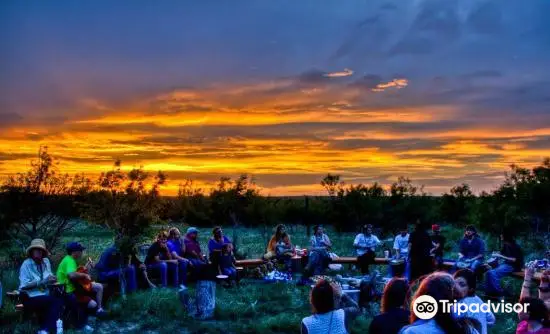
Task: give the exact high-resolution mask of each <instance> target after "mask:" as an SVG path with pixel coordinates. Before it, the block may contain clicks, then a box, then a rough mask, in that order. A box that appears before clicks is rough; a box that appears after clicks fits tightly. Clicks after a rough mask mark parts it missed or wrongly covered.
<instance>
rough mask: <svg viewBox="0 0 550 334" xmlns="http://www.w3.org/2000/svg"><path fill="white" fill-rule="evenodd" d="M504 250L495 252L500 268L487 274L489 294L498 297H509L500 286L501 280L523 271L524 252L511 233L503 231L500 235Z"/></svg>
mask: <svg viewBox="0 0 550 334" xmlns="http://www.w3.org/2000/svg"><path fill="white" fill-rule="evenodd" d="M500 240H501V242H502V249H501V251H500V252H494V253H493V256H494V257H495V258H497V259H498V260H499V264H498V267H496V268H495V269H491V270H489V271H488V272H487V274H486V276H485V277H486V279H487V294H489V295H492V296H497V297H502V296H505V295H509V293H508V292H507V291H504V290H503V289H502V287H501V286H500V279H501V278H503V277H504V276H506V275H509V274H511V273H513V272H514V271H521V269H522V268H523V252H522V251H521V248H520V247H519V245H518V244H517V243H516V240H515V239H514V236H513V234H512V233H511V232H510V231H507V230H506V231H503V232H502V233H501V235H500Z"/></svg>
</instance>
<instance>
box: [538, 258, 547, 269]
mask: <svg viewBox="0 0 550 334" xmlns="http://www.w3.org/2000/svg"><path fill="white" fill-rule="evenodd" d="M535 267H536V268H537V269H546V268H548V260H537V262H536V263H535Z"/></svg>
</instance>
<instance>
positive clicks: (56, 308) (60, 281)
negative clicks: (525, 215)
mask: <svg viewBox="0 0 550 334" xmlns="http://www.w3.org/2000/svg"><path fill="white" fill-rule="evenodd" d="M431 229H432V234H431V235H430V234H428V232H427V231H426V230H427V227H426V226H425V225H424V224H420V223H418V224H417V225H416V229H415V231H414V232H412V233H410V234H409V232H408V229H407V228H406V227H404V228H402V229H401V230H400V232H399V234H398V235H397V236H396V237H395V239H394V241H393V253H394V254H393V256H392V257H393V259H396V260H401V262H402V263H405V267H406V270H405V274H404V275H403V276H404V277H405V278H404V280H403V281H401V280H398V279H397V278H394V279H393V280H392V282H393V283H391V284H389V285H388V286H387V287H386V290H388V291H387V292H385V293H384V296H385V297H384V298H385V299H388V301H387V302H383V303H382V309H383V311H384V312H383V313H387V312H390V309H392V310H393V308H392V307H389V306H388V305H390V304H391V305H393V304H395V301H393V302H390V301H391V300H393V299H395V298H397V297H395V296H396V293H395V291H394V290H395V289H397V290H399V289H401V288H398V287H399V286H400V285H402V284H403V282H406V283H408V282H414V281H415V280H418V279H419V278H423V277H426V276H427V275H430V274H431V273H432V272H433V271H434V270H435V269H441V264H442V263H443V250H444V246H445V242H446V239H445V237H444V236H442V235H441V228H440V226H439V225H432V227H431ZM198 234H199V231H198V230H197V229H196V228H194V227H190V228H189V229H187V232H186V234H185V237H184V238H182V237H181V233H180V231H179V230H178V229H177V228H175V227H174V228H170V229H169V230H168V231H161V232H159V233H158V234H157V236H156V240H155V242H154V243H153V244H152V245H151V246H150V247H149V248H148V250H147V255H146V257H145V261H144V262H143V263H142V262H141V261H140V260H139V259H138V257H137V250H136V248H135V245H134V244H133V242H132V241H131V240H127V239H125V237H123V236H118V237H116V238H115V242H114V244H113V245H112V246H111V247H109V248H107V249H106V250H105V251H104V252H103V253H102V255H101V257H100V259H99V261H98V263H97V264H95V266H94V264H93V261H92V260H91V259H90V258H88V261H87V263H86V265H84V266H80V267H79V266H78V263H77V262H78V260H79V259H80V258H81V257H82V255H83V251H84V249H85V248H84V247H83V246H82V245H81V244H80V243H78V242H71V243H69V244H68V245H67V247H66V250H67V255H66V256H65V257H64V258H63V260H62V261H61V263H60V264H59V266H58V270H57V272H56V275H54V274H53V273H52V268H51V263H50V261H49V259H48V255H49V252H48V250H47V249H46V246H45V243H44V241H43V240H41V239H35V240H33V241H32V243H31V245H30V246H29V248H28V249H27V254H28V259H27V260H25V261H24V262H23V264H22V266H21V269H20V286H19V290H20V291H21V293H22V295H23V299H22V301H23V305H24V307H25V309H26V310H29V311H35V312H36V313H38V314H39V320H40V326H41V330H42V331H44V332H47V331H51V330H53V329H54V328H55V323H56V320H57V319H59V318H60V317H63V318H64V319H70V320H71V321H72V322H73V323H74V326H75V327H76V328H85V329H90V327H89V326H88V325H87V315H88V313H89V311H90V310H95V312H97V313H99V314H101V313H103V312H104V311H103V305H102V299H103V289H104V287H103V284H108V285H112V286H113V287H120V288H121V290H123V291H124V292H128V293H131V292H133V291H135V290H136V289H138V288H151V287H156V284H154V283H153V282H152V280H151V279H153V280H154V279H157V282H158V283H157V284H158V285H160V286H162V287H168V286H169V285H171V286H174V287H178V286H180V285H185V284H187V280H188V276H189V275H191V276H192V277H195V278H196V279H211V278H212V277H214V276H216V275H224V276H227V277H228V278H229V281H234V280H235V279H236V275H237V271H236V267H235V264H236V261H235V256H234V255H233V245H232V242H231V240H229V238H227V237H226V236H225V235H224V234H223V231H222V229H221V227H215V228H214V229H213V230H212V237H211V238H210V240H209V242H208V251H209V256H208V257H207V256H206V255H205V254H203V252H202V249H201V245H200V243H199V241H198ZM309 241H310V247H309V248H308V250H307V256H302V257H296V255H297V253H296V249H295V247H294V246H293V245H292V243H291V241H290V236H289V234H288V233H287V232H286V228H285V226H284V225H278V226H277V228H276V231H275V233H274V235H273V236H272V238H271V240H270V241H269V243H268V245H267V249H266V253H265V255H264V259H266V260H276V261H279V262H281V263H282V264H284V265H285V268H286V269H287V270H291V267H292V266H291V260H292V259H293V258H301V259H304V260H305V262H304V264H305V267H304V269H303V272H302V278H301V280H300V282H299V283H300V284H306V283H307V282H308V280H309V278H310V277H311V276H313V275H320V274H322V273H323V271H324V270H325V269H326V268H327V267H328V265H329V264H330V262H331V253H330V252H331V248H332V242H331V240H330V238H329V237H328V235H327V234H326V233H325V231H324V229H323V227H322V226H320V225H319V226H315V227H314V233H313V235H312V236H311V238H310V240H309ZM501 241H502V249H501V251H500V252H495V253H493V257H494V258H496V259H498V260H499V263H498V265H497V266H495V268H493V269H491V270H489V271H487V273H486V280H485V281H486V282H485V288H486V291H487V293H488V294H490V295H494V296H499V297H501V296H503V295H505V292H504V290H503V289H502V287H501V285H500V279H501V278H502V277H503V276H505V275H507V274H509V273H512V272H514V271H518V270H521V268H523V255H522V252H521V249H520V247H519V246H518V245H517V243H516V242H515V240H514V238H513V235H511V234H510V233H508V232H503V233H502V234H501ZM381 244H382V242H381V241H380V240H379V239H378V238H377V237H376V236H375V235H374V234H373V227H372V226H371V225H365V226H364V227H363V231H362V233H359V234H358V235H357V236H356V237H355V239H354V242H353V246H354V248H355V249H356V252H357V260H358V266H359V269H360V270H361V272H362V273H363V274H368V273H369V266H370V265H371V264H373V263H374V262H375V257H376V249H377V247H378V246H380V245H381ZM484 256H485V244H484V242H483V240H482V239H481V238H480V237H479V236H478V235H477V232H476V230H475V228H474V227H473V226H468V227H467V228H466V230H465V233H464V238H463V239H462V240H461V241H460V242H459V255H458V258H457V261H456V262H457V263H460V264H461V265H460V266H456V268H454V269H455V270H454V271H456V270H458V269H460V270H458V271H456V273H455V281H456V285H453V286H455V290H458V288H459V285H460V284H462V285H466V286H468V287H469V288H470V289H474V290H475V286H476V281H477V280H479V279H480V278H481V277H482V276H480V274H479V268H480V267H481V265H482V264H484ZM386 257H388V255H387V254H386ZM92 268H93V269H95V271H96V273H97V278H98V282H100V283H98V282H93V281H92V279H91V277H90V274H89V270H90V269H92ZM394 274H395V273H394ZM393 276H396V277H397V276H400V275H393ZM531 276H532V275H531ZM449 277H450V276H449V275H444V274H442V273H438V274H432V275H430V276H428V278H426V279H424V280H423V281H422V283H421V286H420V288H421V289H424V290H426V289H428V290H429V289H431V288H432V284H433V285H434V286H436V287H437V289H439V290H441V291H443V292H441V291H439V292H438V293H444V291H445V290H444V288H446V286H447V285H449V284H450V283H449V282H448V281H449V280H450V279H451V278H449ZM544 278H545V279H546V281H545V284H546V285H547V278H548V276H547V275H545V276H544ZM432 282H433V283H432ZM453 282H454V281H453ZM55 284H57V286H59V285H61V286H63V287H64V292H63V293H61V294H55V293H53V292H52V291H50V290H51V289H49V288H48V286H55ZM453 284H454V283H453ZM529 284H530V281H527V272H526V283H525V284H524V288H525V287H526V286H529ZM394 286H395V287H394ZM545 289H547V288H546V287H545ZM333 290H334V287H332V286H331V287H330V289H329V286H328V285H326V284H325V285H319V286H318V287H316V289H314V290H313V292H312V296H311V301H312V303H313V305H314V308H315V309H316V312H317V313H319V314H325V313H327V312H329V311H326V310H333V309H334V307H335V306H334V305H333V304H330V303H328V304H327V299H326V296H325V294H327V295H328V294H329V292H330V293H332V294H336V295H337V296H339V298H340V297H341V298H344V301H345V297H344V296H341V292H338V291H333ZM451 290H452V289H451ZM53 291H55V290H53ZM399 291H401V290H399ZM541 291H543V290H541ZM424 292H426V291H424ZM544 292H545V293H546V292H548V291H547V290H545V291H544ZM336 295H335V296H336ZM397 295H399V294H397ZM522 295H525V293H524V292H523V291H522ZM321 296H325V297H321ZM456 296H457V295H453V296H452V297H456ZM447 297H449V296H447ZM462 297H463V298H469V297H472V296H470V295H463V296H462ZM392 298H393V299H392ZM398 299H399V298H398ZM450 299H452V298H450ZM328 300H332V298H329V299H328ZM383 300H384V299H383ZM544 300H545V301H548V298H546V299H544ZM476 301H477V300H476ZM319 303H320V304H319ZM392 303H393V304H392ZM400 304H403V303H402V302H400ZM63 310H64V311H63ZM325 311H326V312H325ZM344 311H345V310H344ZM391 312H394V313H396V316H400V317H401V318H403V319H404V318H408V317H405V315H406V311H405V310H393V311H391ZM62 313H63V314H62ZM345 314H346V312H340V311H338V312H337V313H335V314H334V315H332V314H331V316H330V319H331V320H330V321H331V322H333V321H334V322H333V323H334V324H335V326H336V324H337V323H338V322H339V321H340V320H342V321H343V320H344V319H346V316H345ZM333 317H336V318H335V319H333ZM436 318H437V317H436ZM322 319H324V318H323V317H315V318H314V319H309V318H307V319H304V322H303V324H302V325H303V326H302V327H303V331H304V332H307V333H315V332H316V331H315V330H312V328H316V326H317V324H316V323H317V322H318V321H322ZM380 319H383V318H380ZM411 319H413V320H414V317H411ZM436 320H437V319H436ZM477 320H478V321H479V322H480V323H481V328H482V330H481V331H478V332H480V333H486V330H485V328H486V325H485V324H484V322H483V321H481V320H482V319H481V320H480V319H477ZM323 321H324V320H323ZM384 322H388V321H383V320H376V321H374V322H373V325H372V326H373V328H377V326H382V325H383V323H384ZM490 322H491V321H490V319H489V320H488V321H487V323H488V324H490ZM388 323H392V324H393V325H395V323H394V322H392V321H389V322H388ZM436 324H437V325H438V326H447V325H449V324H451V322H449V321H443V320H442V322H441V323H439V322H437V321H436ZM455 325H456V326H460V323H456V324H454V325H449V326H455ZM426 326H428V325H426ZM429 326H432V327H433V326H435V325H434V323H432V324H431V325H429ZM342 328H344V329H345V326H344V327H342ZM457 328H458V327H457ZM339 330H341V329H339ZM375 332H377V331H375ZM417 332H418V331H417V329H415V328H414V327H411V329H405V330H404V331H403V333H406V334H410V333H417ZM331 333H332V332H331ZM334 333H338V331H335V332H334ZM384 333H385V332H384ZM434 333H436V332H434ZM437 333H439V332H437Z"/></svg>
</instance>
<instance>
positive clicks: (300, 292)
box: [0, 223, 540, 334]
mask: <svg viewBox="0 0 550 334" xmlns="http://www.w3.org/2000/svg"><path fill="white" fill-rule="evenodd" d="M180 227H181V229H182V231H184V230H185V229H186V226H180ZM158 228H161V226H159V227H158ZM201 231H202V233H201V235H200V242H201V244H202V247H203V249H206V248H205V247H206V243H207V241H208V238H209V237H210V230H209V229H202V230H201ZM290 232H291V235H292V241H293V243H294V244H298V245H300V246H302V247H305V246H307V244H308V243H307V240H308V239H307V236H306V230H305V228H304V227H302V226H297V227H293V228H292V229H290ZM153 233H154V232H153V231H152V232H151V240H152V239H153ZM225 233H226V234H227V235H228V236H229V237H230V238H233V237H234V236H236V237H237V245H238V247H239V251H240V252H242V253H243V254H245V255H246V256H247V257H248V258H254V257H260V256H261V254H262V253H263V252H264V248H265V244H266V243H267V240H268V238H269V236H270V234H271V230H265V229H261V228H257V229H244V228H240V229H237V230H233V229H231V228H228V229H225ZM328 233H329V236H330V237H331V239H332V241H333V244H334V252H335V253H337V254H338V255H341V256H346V255H347V256H349V255H352V254H353V248H352V245H351V244H352V242H353V238H354V236H355V235H354V233H342V234H336V233H334V232H333V231H331V230H330V229H329V232H328ZM443 233H444V234H445V235H446V236H447V238H448V240H455V239H456V240H458V239H459V238H460V236H461V235H462V232H461V231H460V230H458V229H455V228H445V229H444V231H443ZM389 237H390V236H381V239H387V238H389ZM73 240H77V241H80V242H82V243H83V244H84V246H86V247H87V254H86V256H91V257H92V258H93V259H96V260H97V259H98V258H99V255H100V254H101V251H103V250H104V249H105V248H106V247H108V246H109V245H110V244H111V242H112V234H111V233H110V232H109V231H108V230H104V229H102V228H99V227H96V226H88V225H87V224H84V223H83V224H81V225H80V226H79V227H78V228H77V229H76V230H75V231H73V232H72V233H71V234H69V235H66V236H64V237H63V243H66V242H68V241H73ZM495 240H496V238H492V239H489V240H487V242H488V245H489V246H488V248H489V249H494V245H495ZM385 245H386V246H388V247H390V248H391V242H389V241H387V242H386V243H385ZM448 246H449V247H448V248H447V250H446V251H447V252H446V253H447V254H448V255H449V256H453V255H454V254H456V249H455V248H454V247H453V245H452V244H449V245H448ZM522 246H523V247H524V250H525V252H526V255H527V256H526V259H527V260H529V259H531V258H534V257H536V256H537V255H540V254H537V252H538V250H537V249H535V248H534V247H532V245H531V243H530V242H525V241H523V243H522ZM54 252H55V254H54V255H53V256H52V259H53V262H54V263H53V265H54V268H57V263H56V261H58V259H59V258H61V256H62V255H63V251H62V250H60V249H58V250H54ZM1 256H2V250H0V257H1ZM377 269H378V270H380V271H381V272H382V273H385V271H386V267H385V266H378V267H377ZM0 280H1V281H2V284H3V287H4V291H9V290H13V289H15V288H17V285H18V272H17V269H15V268H13V269H8V270H3V271H2V272H1V275H0ZM520 284H521V282H520V281H519V280H514V279H505V281H504V286H505V287H507V288H508V289H509V290H510V291H513V292H514V293H516V294H519V291H520ZM189 289H190V294H191V295H192V296H193V295H194V285H193V284H191V285H190V287H189ZM308 294H309V288H308V287H297V286H296V285H294V284H285V283H276V284H259V283H252V282H248V283H247V282H246V281H245V282H243V284H242V286H240V287H236V288H232V289H224V288H221V287H219V286H218V287H217V290H216V310H215V320H209V321H198V320H194V319H192V318H190V317H189V316H188V315H187V314H186V312H185V310H184V309H183V307H182V306H181V304H180V302H179V300H178V297H177V291H176V290H175V289H157V290H151V291H141V292H137V293H135V294H132V295H128V296H127V297H126V299H124V300H123V299H121V298H115V299H113V300H112V301H111V302H110V303H109V305H108V310H109V314H108V316H107V317H105V318H104V319H101V320H99V319H95V320H94V319H92V321H91V324H92V326H93V327H95V328H96V332H97V333H268V334H270V333H271V334H274V333H299V332H300V322H301V319H302V318H303V317H305V316H308V315H310V314H311V310H310V306H309V302H308ZM516 300H517V297H514V298H513V299H512V300H511V301H513V302H515V301H516ZM4 304H5V305H4V307H3V308H2V309H0V333H33V332H35V331H36V327H35V326H34V325H33V324H32V323H31V322H29V321H23V319H22V318H21V315H20V314H18V313H16V312H15V307H14V305H13V304H12V303H11V302H10V301H9V300H5V303H4ZM378 308H379V305H378V304H374V305H372V307H371V311H370V312H366V313H365V314H363V315H362V316H360V317H359V318H358V319H356V320H355V321H354V322H353V324H352V328H351V332H352V333H368V326H369V324H370V321H371V319H372V317H373V316H374V315H375V314H376V313H377V310H378ZM516 324H517V319H516V316H515V314H514V315H504V314H498V315H497V324H496V326H494V327H492V328H490V333H498V334H506V333H513V332H514V331H515V326H516ZM69 333H70V332H69Z"/></svg>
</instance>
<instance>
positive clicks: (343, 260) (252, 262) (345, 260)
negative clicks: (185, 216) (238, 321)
mask: <svg viewBox="0 0 550 334" xmlns="http://www.w3.org/2000/svg"><path fill="white" fill-rule="evenodd" d="M389 262H390V259H386V258H383V257H377V258H375V259H374V263H375V264H388V263H389ZM264 263H266V261H265V260H263V259H245V260H237V265H238V266H241V267H257V266H260V265H262V264H264ZM331 263H337V264H357V257H351V256H340V257H337V258H335V259H333V260H332V262H331ZM454 265H455V262H453V261H445V262H443V267H444V268H445V269H451V268H453V267H454ZM510 276H511V277H514V278H518V279H523V277H524V273H523V271H516V272H513V273H511V274H510ZM541 276H542V273H540V272H537V273H535V275H534V276H533V280H535V281H540V279H541Z"/></svg>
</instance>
